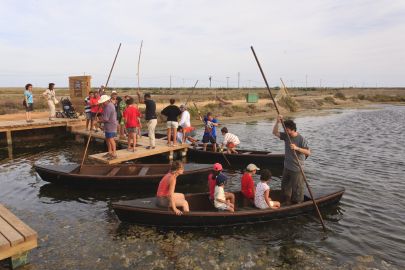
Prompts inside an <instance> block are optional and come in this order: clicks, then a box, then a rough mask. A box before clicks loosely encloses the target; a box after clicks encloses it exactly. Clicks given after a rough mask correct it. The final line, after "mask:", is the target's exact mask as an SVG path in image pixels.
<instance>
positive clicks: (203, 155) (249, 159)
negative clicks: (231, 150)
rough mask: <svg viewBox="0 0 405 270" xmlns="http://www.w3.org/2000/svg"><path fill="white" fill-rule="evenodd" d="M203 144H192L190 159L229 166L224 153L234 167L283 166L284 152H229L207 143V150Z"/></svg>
mask: <svg viewBox="0 0 405 270" xmlns="http://www.w3.org/2000/svg"><path fill="white" fill-rule="evenodd" d="M156 138H159V139H167V136H166V135H165V134H159V133H157V134H156ZM203 149H204V148H203V144H198V145H197V146H196V147H192V146H190V147H189V148H188V151H187V157H189V158H190V161H193V162H199V163H216V162H219V163H221V164H222V165H223V166H227V162H226V160H225V158H224V155H225V156H226V158H227V159H228V161H229V163H231V165H232V166H233V167H235V166H238V167H239V168H246V166H247V165H249V164H250V163H254V164H255V165H257V166H258V167H259V168H261V167H263V168H268V169H274V168H283V166H284V154H283V153H272V152H270V151H256V150H248V149H237V151H238V154H227V153H226V152H224V153H221V152H213V151H212V146H211V145H210V144H208V145H207V151H204V150H203Z"/></svg>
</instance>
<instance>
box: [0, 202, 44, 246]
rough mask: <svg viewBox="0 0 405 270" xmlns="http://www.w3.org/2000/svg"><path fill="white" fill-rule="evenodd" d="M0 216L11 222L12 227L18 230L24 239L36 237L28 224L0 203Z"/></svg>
mask: <svg viewBox="0 0 405 270" xmlns="http://www.w3.org/2000/svg"><path fill="white" fill-rule="evenodd" d="M0 216H1V217H2V218H3V219H4V220H5V221H7V223H9V224H11V225H12V227H13V228H14V229H15V230H16V231H18V232H19V233H20V234H21V235H22V236H23V237H24V239H25V241H28V240H31V239H36V238H37V233H36V232H35V231H34V230H33V229H31V228H30V227H29V226H28V225H26V224H25V223H24V222H22V221H21V220H20V219H19V218H18V217H16V216H15V215H14V214H13V213H11V212H10V211H9V210H7V208H5V207H4V206H3V205H1V204H0Z"/></svg>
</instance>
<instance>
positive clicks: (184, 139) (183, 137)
mask: <svg viewBox="0 0 405 270" xmlns="http://www.w3.org/2000/svg"><path fill="white" fill-rule="evenodd" d="M177 142H178V143H180V144H181V143H188V144H194V143H196V142H197V140H196V139H194V138H193V137H191V136H188V133H185V132H184V129H183V127H182V126H179V127H178V128H177Z"/></svg>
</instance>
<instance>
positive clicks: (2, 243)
mask: <svg viewBox="0 0 405 270" xmlns="http://www.w3.org/2000/svg"><path fill="white" fill-rule="evenodd" d="M9 247H10V242H9V241H8V240H7V238H5V237H4V236H3V235H2V234H0V252H1V251H2V250H5V249H8V248H9Z"/></svg>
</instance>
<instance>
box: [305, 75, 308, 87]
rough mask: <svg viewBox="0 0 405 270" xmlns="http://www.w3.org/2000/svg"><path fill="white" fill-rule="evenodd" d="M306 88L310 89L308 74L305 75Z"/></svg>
mask: <svg viewBox="0 0 405 270" xmlns="http://www.w3.org/2000/svg"><path fill="white" fill-rule="evenodd" d="M305 88H308V74H305Z"/></svg>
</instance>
